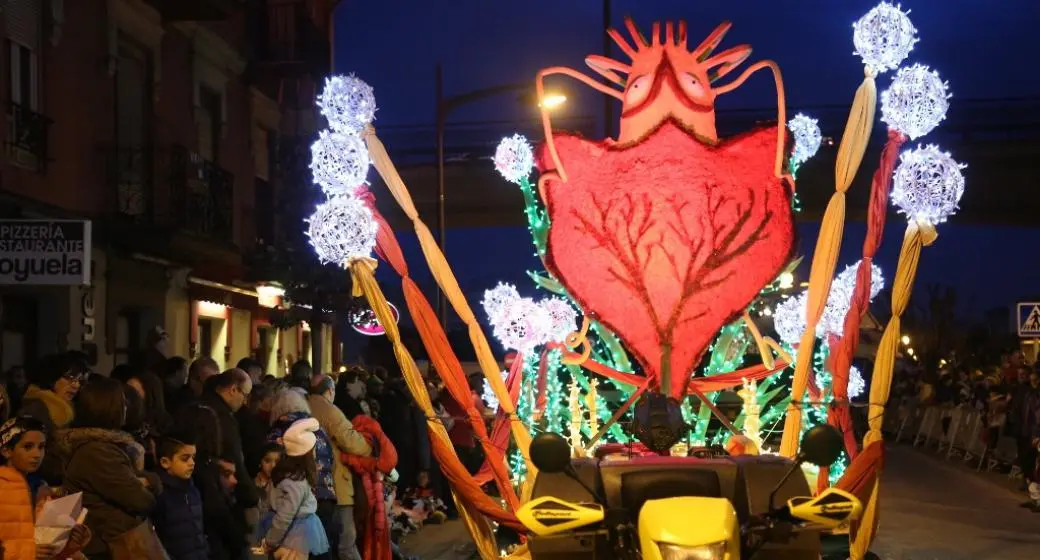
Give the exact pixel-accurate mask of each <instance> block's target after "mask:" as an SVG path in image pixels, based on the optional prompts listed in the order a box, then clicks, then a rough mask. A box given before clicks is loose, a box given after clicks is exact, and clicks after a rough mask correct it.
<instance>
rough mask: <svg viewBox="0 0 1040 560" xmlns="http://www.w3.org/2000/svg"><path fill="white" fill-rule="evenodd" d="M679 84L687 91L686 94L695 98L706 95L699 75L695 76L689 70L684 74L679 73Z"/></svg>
mask: <svg viewBox="0 0 1040 560" xmlns="http://www.w3.org/2000/svg"><path fill="white" fill-rule="evenodd" d="M679 84H680V85H682V88H683V91H684V92H686V95H688V96H690V97H692V98H694V99H701V98H703V97H704V86H702V85H701V81H700V80H698V79H697V76H694V75H693V74H690V73H689V72H683V73H682V74H679Z"/></svg>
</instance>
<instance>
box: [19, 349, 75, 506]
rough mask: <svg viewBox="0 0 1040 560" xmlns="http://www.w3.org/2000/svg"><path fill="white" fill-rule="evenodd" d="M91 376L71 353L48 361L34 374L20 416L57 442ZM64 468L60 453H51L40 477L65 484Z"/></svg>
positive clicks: (50, 358)
mask: <svg viewBox="0 0 1040 560" xmlns="http://www.w3.org/2000/svg"><path fill="white" fill-rule="evenodd" d="M89 374H90V368H89V367H88V366H87V364H86V363H85V362H84V361H83V360H81V359H80V357H79V356H77V355H76V354H73V353H71V352H68V353H63V354H53V355H50V356H46V357H44V358H43V359H42V360H40V364H39V366H38V367H36V368H35V369H34V370H33V371H32V376H31V382H32V384H31V385H29V388H28V389H26V391H25V397H23V400H22V410H20V411H19V412H18V415H19V416H28V417H30V418H35V419H36V420H39V421H40V422H41V423H42V424H43V426H44V432H45V433H46V434H47V437H49V438H51V439H52V440H53V439H54V436H55V434H56V431H57V430H60V429H63V428H67V427H68V426H69V425H70V424H71V423H72V420H73V418H74V417H75V413H74V412H73V408H72V401H73V399H75V398H76V395H77V394H78V393H79V390H80V388H81V387H82V386H83V383H84V382H85V381H86V379H87V376H88V375H89ZM62 464H63V462H62V457H60V454H59V453H48V454H47V455H46V456H44V459H43V464H42V465H41V466H40V471H39V473H40V476H41V477H43V479H44V480H45V481H47V483H48V484H50V485H52V486H57V485H59V484H61V483H62V478H63V476H62V475H63V466H62Z"/></svg>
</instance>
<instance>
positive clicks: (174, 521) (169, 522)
mask: <svg viewBox="0 0 1040 560" xmlns="http://www.w3.org/2000/svg"><path fill="white" fill-rule="evenodd" d="M159 478H160V479H161V480H162V487H163V490H162V493H161V494H159V497H158V499H157V501H156V504H155V511H153V512H152V522H153V523H155V532H156V533H157V534H158V535H159V540H161V541H162V543H163V547H165V548H166V552H167V553H168V554H169V555H170V559H171V560H196V559H197V560H206V559H208V558H209V546H207V542H206V529H205V527H204V526H203V524H202V494H200V493H199V489H198V488H196V487H195V485H194V484H192V482H191V480H190V479H189V480H184V479H180V478H177V477H174V476H170V475H169V474H168V473H166V472H160V473H159Z"/></svg>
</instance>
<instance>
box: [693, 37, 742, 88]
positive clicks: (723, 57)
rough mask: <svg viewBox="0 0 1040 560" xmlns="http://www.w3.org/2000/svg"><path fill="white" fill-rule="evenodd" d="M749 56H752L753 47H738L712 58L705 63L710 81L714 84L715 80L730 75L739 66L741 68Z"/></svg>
mask: <svg viewBox="0 0 1040 560" xmlns="http://www.w3.org/2000/svg"><path fill="white" fill-rule="evenodd" d="M749 56H751V45H737V46H735V47H733V48H731V49H726V50H725V51H722V52H721V53H719V54H717V55H715V56H712V57H711V58H709V59H708V60H705V61H704V65H705V67H706V68H707V70H708V79H709V80H711V81H712V83H714V82H715V80H718V79H719V78H721V77H723V76H725V75H726V74H729V73H730V72H731V71H733V70H734V69H736V67H737V66H740V64H741V63H742V62H744V61H745V60H747V59H748V57H749Z"/></svg>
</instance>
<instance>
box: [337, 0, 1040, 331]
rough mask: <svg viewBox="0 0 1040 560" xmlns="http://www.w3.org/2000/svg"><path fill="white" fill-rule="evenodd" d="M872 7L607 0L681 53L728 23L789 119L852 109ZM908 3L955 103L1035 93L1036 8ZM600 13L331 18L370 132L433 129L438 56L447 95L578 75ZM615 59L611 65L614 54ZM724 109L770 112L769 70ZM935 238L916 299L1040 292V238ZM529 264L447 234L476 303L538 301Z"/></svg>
mask: <svg viewBox="0 0 1040 560" xmlns="http://www.w3.org/2000/svg"><path fill="white" fill-rule="evenodd" d="M875 4H876V2H874V1H872V0H842V1H835V0H789V1H785V2H776V1H775V0H743V1H739V2H737V1H732V0H729V1H708V0H699V1H695V0H685V1H678V0H654V1H653V2H649V1H645V0H644V1H639V0H615V1H614V2H613V16H614V17H613V20H614V21H613V23H614V25H621V20H622V18H623V17H624V16H625V15H632V16H633V17H634V18H635V20H636V22H637V24H639V26H640V28H642V29H646V30H648V28H649V26H650V24H651V23H652V22H653V21H655V20H662V21H663V20H666V19H673V20H674V19H685V20H686V21H687V22H688V23H689V26H690V37H691V39H690V42H691V43H696V42H697V41H699V40H700V39H701V38H702V37H703V36H705V35H706V34H707V33H709V32H710V31H711V30H712V29H713V28H714V27H715V26H716V25H717V24H718V23H719V22H721V21H723V20H727V19H728V20H730V21H732V22H733V24H734V27H733V29H732V30H731V31H730V33H729V35H728V36H727V38H726V40H725V41H724V42H723V44H722V46H721V48H727V47H729V46H733V45H736V44H739V43H750V44H752V46H753V47H754V49H755V51H754V54H752V57H751V59H750V61H755V60H759V59H762V58H771V59H774V60H776V61H777V62H778V63H779V64H780V66H781V68H782V70H783V72H784V80H785V83H786V89H787V96H788V106H789V107H790V108H792V109H793V110H792V111H791V113H792V114H793V112H794V111H795V110H797V108H798V107H807V106H820V105H841V106H846V107H847V106H848V104H849V103H850V102H851V100H852V94H853V92H854V91H855V88H856V86H857V85H858V83H859V82H860V80H861V79H862V65H861V63H860V62H859V59H858V58H856V57H855V56H853V54H852V50H853V46H852V29H851V24H852V22H853V21H855V20H856V19H857V18H858V17H859V16H860V15H862V14H863V13H865V12H866V11H867V10H869V9H870V8H871V7H872V6H873V5H875ZM902 4H903V6H904V7H908V8H910V9H911V10H912V11H911V14H910V17H911V19H912V20H913V22H914V24H915V25H916V27H917V28H918V31H919V36H920V38H921V42H920V43H918V46H917V47H916V48H915V50H914V52H913V53H912V54H911V61H912V62H921V63H925V64H928V65H929V66H932V67H934V68H936V69H938V70H939V71H940V73H941V74H942V75H943V76H944V77H945V78H946V79H947V80H949V83H950V88H951V91H952V92H953V95H954V98H953V102H954V103H956V102H957V100H958V99H994V98H1037V97H1040V73H1037V72H1035V71H1033V70H1031V69H1030V66H1031V64H1030V63H1029V62H1027V61H1029V59H1030V57H1035V56H1036V54H1037V53H1040V47H1037V45H1038V42H1037V37H1036V33H1037V30H1038V29H1040V6H1038V4H1037V0H1000V1H999V2H995V1H992V0H941V1H939V0H906V1H904V2H902ZM996 5H999V6H1000V7H1001V9H999V10H998V9H995V8H994V6H996ZM601 9H602V2H601V1H599V0H530V1H527V2H504V1H489V0H484V1H476V0H452V1H447V0H438V1H436V2H432V1H429V0H390V1H383V2H357V1H353V0H346V1H344V2H343V3H342V5H341V6H340V8H339V9H338V12H337V14H336V31H335V33H336V54H335V57H336V58H335V65H336V71H337V72H341V73H346V72H354V73H356V74H357V75H358V76H359V77H361V78H362V79H364V80H366V81H367V82H368V83H370V84H371V85H372V86H373V87H374V88H375V91H376V96H377V101H378V103H379V107H380V109H379V112H378V113H377V120H376V123H375V124H376V126H377V129H379V128H384V129H386V128H394V127H400V126H407V125H432V123H433V120H434V111H433V105H434V101H433V100H434V67H435V65H436V63H437V62H438V61H440V62H442V63H443V65H444V76H445V90H446V93H447V94H448V95H451V94H456V93H462V92H465V91H469V90H473V89H480V88H485V87H489V86H495V85H501V84H508V83H517V82H529V81H533V78H534V75H535V72H536V71H537V70H538V69H540V68H543V67H547V66H553V65H568V66H571V67H574V68H576V69H579V70H581V71H585V69H586V67H585V65H584V62H583V59H584V56H585V55H586V54H590V53H600V52H602V37H603V33H604V30H603V27H602V12H601ZM613 54H614V56H615V57H617V56H618V52H617V49H616V48H615V49H614V51H613ZM889 79H890V75H886V76H882V77H881V78H879V80H878V88H879V90H881V89H883V88H884V87H886V86H887V84H888V81H889ZM551 83H552V84H556V85H558V86H559V89H562V90H563V91H564V92H565V93H566V94H567V95H568V97H569V101H568V103H567V106H566V109H565V113H564V114H571V115H574V116H580V115H600V114H602V106H603V101H602V97H601V96H600V95H599V94H596V93H593V92H591V91H590V90H589V89H588V88H585V87H584V86H580V85H579V84H578V82H575V81H573V80H569V79H567V78H556V79H555V80H553V81H552V82H551ZM718 107H719V109H720V110H723V111H725V110H727V109H746V108H754V109H760V108H766V107H775V97H774V95H773V93H772V83H771V80H769V79H767V78H766V77H765V76H764V75H763V76H761V77H756V78H753V79H752V80H750V81H749V82H748V84H747V85H745V86H744V87H743V88H741V89H740V90H738V91H737V92H735V93H733V94H731V95H729V96H726V97H725V98H723V99H721V100H720V102H719V103H718ZM529 115H531V112H530V108H528V107H523V106H521V105H520V104H519V103H518V102H517V100H516V98H515V97H510V96H501V97H498V98H494V99H490V100H487V101H484V102H481V103H479V104H476V105H473V106H470V107H468V108H465V109H462V110H459V111H458V112H457V113H454V114H453V117H452V119H453V120H458V121H477V120H505V119H522V118H526V117H528V116H529ZM840 124H841V123H836V126H837V127H838V128H840ZM821 125H825V123H821ZM882 126H883V125H882ZM534 140H540V139H534ZM922 140H924V141H927V140H928V139H927V138H924V139H922ZM431 147H432V146H431ZM391 155H393V154H391ZM953 155H954V157H956V155H957V154H956V153H954V154H953ZM489 165H490V164H489ZM875 167H876V161H865V162H864V164H863V167H862V168H861V170H860V173H872V172H873V170H874V168H875ZM965 174H966V177H967V181H968V184H967V188H969V189H975V188H995V186H991V185H984V184H979V182H975V183H973V181H972V176H971V169H970V168H969V169H967V170H966V173H965ZM1038 188H1040V185H1038ZM381 194H382V193H379V192H377V193H376V195H377V196H380V195H381ZM1037 223H1038V224H1040V219H1038V220H1037ZM904 227H905V221H903V220H902V218H901V217H895V216H893V217H890V219H889V227H888V229H887V231H886V236H885V237H886V239H885V244H884V245H883V247H882V249H881V253H880V255H879V259H878V262H879V264H880V266H881V267H882V268H883V270H884V271H885V273H886V274H885V276H886V278H891V276H892V275H893V274H894V272H895V270H894V268H895V258H896V255H897V253H898V249H899V242H900V239H901V237H902V232H903V229H904ZM817 231H818V225H817V224H802V225H801V226H800V232H799V233H800V236H801V242H800V249H801V251H800V252H801V253H802V254H804V255H807V256H810V255H811V252H812V248H813V245H814V244H815V239H816V233H817ZM846 231H847V233H846V238H845V242H844V243H843V247H842V257H841V260H840V261H839V269H840V268H843V267H844V266H845V265H847V264H850V263H852V262H854V261H855V260H856V259H857V258H858V255H859V253H860V251H861V247H862V239H863V233H864V226H863V224H856V223H853V224H849V226H848V227H847V230H846ZM939 232H940V237H939V239H938V241H937V242H936V244H935V245H933V246H932V247H929V248H926V249H925V251H924V255H923V257H922V264H921V267H920V271H919V280H918V283H917V285H918V288H921V289H919V290H918V291H917V293H918V294H921V292H922V291H923V287H924V286H925V285H926V284H927V283H930V282H940V283H945V284H951V285H954V286H955V287H956V288H957V289H958V291H959V292H960V297H961V302H962V311H963V312H964V313H965V314H966V315H968V316H972V315H973V316H978V315H979V314H981V312H982V311H984V310H986V309H989V308H992V307H995V306H1005V305H1010V304H1013V303H1014V302H1015V301H1018V300H1021V299H1025V298H1030V297H1040V266H1037V265H1036V264H1034V263H1035V262H1036V260H1035V258H1032V257H1030V256H1029V254H1030V251H1028V250H1027V251H1025V252H1023V249H1024V248H1027V247H1040V229H1037V228H1010V227H1008V228H1002V227H995V226H972V225H964V224H958V223H957V219H956V217H954V218H952V219H951V222H950V223H947V224H943V225H942V226H940V229H939ZM402 233H403V232H400V233H399V236H400V237H401V241H402V244H403V245H404V247H405V251H406V255H405V256H406V258H408V260H409V262H411V263H413V265H412V268H413V273H414V274H416V276H417V277H418V278H417V279H418V280H419V281H420V283H421V284H422V285H423V286H424V288H425V287H426V286H429V285H430V283H429V281H428V277H427V276H423V275H421V273H420V271H421V270H424V269H425V267H423V266H417V265H418V264H419V263H420V262H421V258H422V257H421V253H419V251H418V248H417V246H416V245H415V242H414V238H409V237H407V236H405V235H402ZM532 253H533V248H532V246H531V243H530V237H529V235H528V232H527V231H526V229H522V228H497V229H481V230H480V231H479V232H475V231H468V232H466V234H465V235H463V234H462V232H461V231H460V230H456V232H455V233H454V234H453V232H451V231H449V235H448V258H449V261H450V262H451V263H452V264H453V268H454V270H455V273H456V275H457V276H458V277H459V281H460V283H461V284H462V288H463V290H464V291H466V292H467V294H469V295H470V301H471V303H473V304H477V303H478V302H479V299H480V294H481V293H482V292H483V290H484V289H486V288H488V287H491V286H492V285H494V283H495V282H497V281H499V280H504V281H509V282H513V283H516V284H517V285H518V287H519V288H520V290H521V292H522V293H523V292H527V293H529V294H533V292H534V288H533V285H532V284H531V282H530V281H527V280H526V279H525V276H524V271H525V270H527V269H531V268H535V269H538V268H540V265H539V263H538V262H537V259H536V258H534V257H533V256H532ZM1033 253H1034V254H1035V251H1033ZM488 255H495V258H493V259H488V258H487V256H488ZM808 261H809V259H808V258H807V259H806V262H805V263H804V264H803V265H802V267H801V269H800V270H799V271H798V272H799V274H798V275H799V277H800V279H804V278H805V277H806V276H807V275H808ZM383 268H386V267H383ZM416 269H419V270H416ZM384 274H385V271H384ZM384 280H386V282H385V283H384V285H385V286H386V288H387V292H388V295H389V296H390V297H391V298H392V299H393V298H395V297H397V298H399V296H398V294H399V290H398V289H396V287H397V286H399V282H397V281H396V280H394V281H392V280H391V277H390V276H389V275H384ZM886 284H887V282H886ZM428 293H429V294H430V296H431V298H432V292H428ZM918 299H919V298H918ZM398 301H399V299H398Z"/></svg>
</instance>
